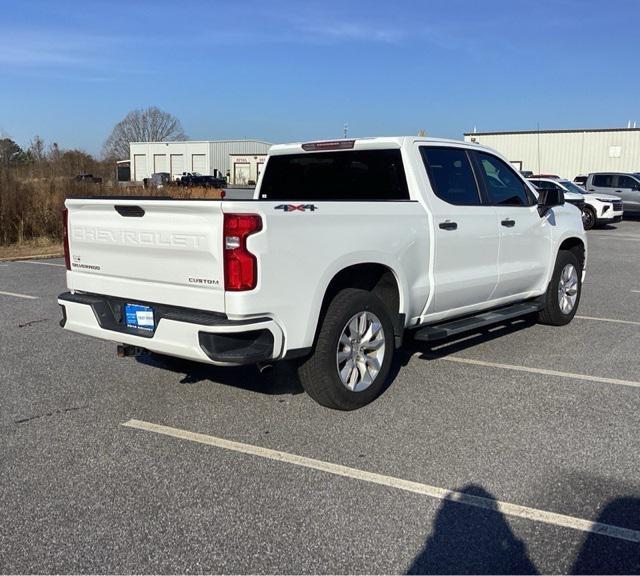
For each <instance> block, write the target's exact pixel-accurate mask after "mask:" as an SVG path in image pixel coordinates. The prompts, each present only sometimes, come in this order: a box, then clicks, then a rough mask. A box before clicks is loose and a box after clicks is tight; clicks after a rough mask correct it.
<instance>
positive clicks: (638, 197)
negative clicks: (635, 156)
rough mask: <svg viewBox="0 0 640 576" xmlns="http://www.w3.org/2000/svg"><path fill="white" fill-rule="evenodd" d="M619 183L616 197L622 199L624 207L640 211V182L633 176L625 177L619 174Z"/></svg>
mask: <svg viewBox="0 0 640 576" xmlns="http://www.w3.org/2000/svg"><path fill="white" fill-rule="evenodd" d="M617 179H618V182H617V187H616V189H615V192H616V195H619V196H620V198H622V202H623V204H624V207H625V208H626V209H627V210H629V209H631V210H639V209H640V181H638V180H636V179H635V178H632V177H631V176H625V175H624V174H618V176H617Z"/></svg>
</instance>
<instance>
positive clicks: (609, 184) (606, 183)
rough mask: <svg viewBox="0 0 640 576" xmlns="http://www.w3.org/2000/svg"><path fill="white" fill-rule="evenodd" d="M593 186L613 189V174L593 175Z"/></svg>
mask: <svg viewBox="0 0 640 576" xmlns="http://www.w3.org/2000/svg"><path fill="white" fill-rule="evenodd" d="M593 186H601V187H602V188H613V186H614V184H613V174H595V175H594V177H593Z"/></svg>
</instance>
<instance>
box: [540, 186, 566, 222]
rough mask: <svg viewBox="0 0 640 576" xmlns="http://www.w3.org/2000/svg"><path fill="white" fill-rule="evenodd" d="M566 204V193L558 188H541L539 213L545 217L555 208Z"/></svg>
mask: <svg viewBox="0 0 640 576" xmlns="http://www.w3.org/2000/svg"><path fill="white" fill-rule="evenodd" d="M563 204H564V192H563V191H562V190H560V189H558V188H541V189H540V190H538V213H539V214H540V216H544V215H545V214H546V213H547V212H548V211H549V210H550V209H551V208H553V207H554V206H562V205H563Z"/></svg>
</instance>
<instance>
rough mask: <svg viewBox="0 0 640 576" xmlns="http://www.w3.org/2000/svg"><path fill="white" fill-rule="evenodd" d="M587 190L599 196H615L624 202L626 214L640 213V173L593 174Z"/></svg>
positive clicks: (587, 184)
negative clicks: (630, 212) (628, 212)
mask: <svg viewBox="0 0 640 576" xmlns="http://www.w3.org/2000/svg"><path fill="white" fill-rule="evenodd" d="M586 189H587V192H590V193H595V194H597V195H600V194H613V195H614V196H616V197H617V198H620V200H622V203H623V205H624V210H625V212H626V211H632V212H640V173H632V174H628V173H624V172H593V173H591V174H589V177H588V178H587V183H586Z"/></svg>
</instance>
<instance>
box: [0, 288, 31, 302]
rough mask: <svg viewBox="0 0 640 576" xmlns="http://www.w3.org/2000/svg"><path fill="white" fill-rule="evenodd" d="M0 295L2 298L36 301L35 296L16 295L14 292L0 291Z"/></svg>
mask: <svg viewBox="0 0 640 576" xmlns="http://www.w3.org/2000/svg"><path fill="white" fill-rule="evenodd" d="M0 294H2V295H3V296H14V297H15V298H26V299H27V300H37V299H38V297H37V296H29V295H28V294H16V293H15V292H3V291H2V290H0Z"/></svg>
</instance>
